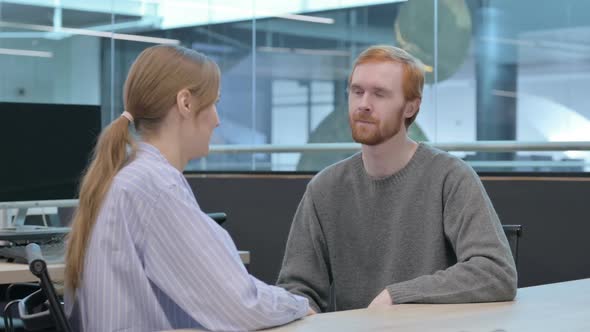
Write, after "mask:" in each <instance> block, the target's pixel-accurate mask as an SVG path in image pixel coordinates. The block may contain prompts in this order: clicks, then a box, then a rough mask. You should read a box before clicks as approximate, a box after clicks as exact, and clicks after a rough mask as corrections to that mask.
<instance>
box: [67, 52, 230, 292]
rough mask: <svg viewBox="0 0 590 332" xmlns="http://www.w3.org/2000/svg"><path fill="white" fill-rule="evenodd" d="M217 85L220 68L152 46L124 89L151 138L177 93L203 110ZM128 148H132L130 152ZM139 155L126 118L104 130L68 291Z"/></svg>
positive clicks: (83, 202)
mask: <svg viewBox="0 0 590 332" xmlns="http://www.w3.org/2000/svg"><path fill="white" fill-rule="evenodd" d="M219 81H220V72H219V67H218V66H217V65H216V64H215V62H213V61H212V60H211V59H209V58H208V57H206V56H205V55H203V54H201V53H199V52H197V51H194V50H191V49H187V48H184V47H180V46H168V45H166V46H164V45H158V46H152V47H150V48H147V49H145V50H144V51H143V52H141V54H140V55H139V56H138V58H137V59H136V60H135V62H134V63H133V65H132V66H131V69H130V70H129V73H128V75H127V80H126V81H125V88H124V105H125V110H126V111H127V112H129V113H131V115H132V116H133V118H134V124H135V128H136V130H137V132H138V133H139V134H140V135H142V136H144V135H150V134H151V133H153V132H155V131H157V130H158V128H159V125H160V123H161V122H162V120H163V119H164V117H165V116H166V114H167V113H168V111H169V110H170V109H171V108H172V107H173V106H174V105H175V104H176V96H177V94H178V92H179V91H181V90H183V89H188V90H189V91H190V92H191V93H192V95H193V96H195V97H196V102H197V103H198V107H197V108H198V111H200V110H203V109H206V108H207V107H209V106H211V105H212V104H213V103H215V101H216V100H217V98H218V94H219ZM198 111H197V113H198ZM127 146H131V153H129V154H128V153H127ZM135 151H136V146H135V142H134V140H133V136H132V135H131V134H130V132H129V120H128V119H127V118H125V117H119V118H117V119H115V120H114V121H113V122H112V123H111V124H110V125H109V126H108V127H106V128H104V129H103V131H102V132H101V134H100V136H99V138H98V142H97V144H96V146H95V148H94V155H93V158H92V161H91V162H90V164H89V166H88V168H87V170H86V172H85V175H84V176H83V178H82V182H81V185H80V195H79V196H80V197H79V205H78V208H77V209H76V212H75V214H74V218H73V221H72V230H71V232H70V234H69V238H68V246H67V250H66V257H65V261H66V267H65V283H66V287H69V288H71V289H74V290H75V289H77V288H78V287H79V285H80V282H81V278H82V272H83V269H84V258H85V256H86V249H87V247H88V243H89V241H90V238H91V234H92V229H93V227H94V224H95V223H96V219H97V217H98V213H99V211H100V208H101V206H102V203H103V201H104V198H105V196H106V194H107V192H108V190H109V188H110V186H111V182H112V180H113V178H114V177H115V175H116V174H117V172H118V171H119V170H120V169H121V168H122V167H123V166H124V165H125V163H126V162H128V161H129V160H131V159H133V157H134V155H135Z"/></svg>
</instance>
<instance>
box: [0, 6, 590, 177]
mask: <svg viewBox="0 0 590 332" xmlns="http://www.w3.org/2000/svg"><path fill="white" fill-rule="evenodd" d="M588 13H590V1H587V0H562V1H548V0H542V1H539V0H518V1H515V0H488V1H485V0H411V1H362V0H314V1H311V0H290V1H282V2H279V1H274V0H252V1H243V0H239V1H238V0H224V1H222V0H209V1H201V0H191V1H189V0H133V1H128V0H116V1H115V0H112V1H101V0H85V1H71V0H15V1H0V73H1V74H0V102H12V103H43V104H83V105H96V106H99V107H100V110H101V118H102V120H101V121H102V125H103V126H104V125H106V124H108V123H109V122H110V121H111V120H112V119H113V118H115V117H117V116H119V115H120V113H121V112H122V111H123V105H122V87H123V84H124V81H125V77H126V74H127V71H128V69H129V67H130V65H131V63H132V61H133V60H134V59H135V57H136V56H137V55H138V54H139V53H140V52H141V51H142V50H143V49H145V48H147V47H149V46H152V45H154V44H176V45H183V46H186V47H189V48H193V49H195V50H198V51H200V52H203V53H206V54H207V55H209V56H210V57H212V58H213V59H215V61H217V63H218V64H219V66H220V68H221V71H222V88H221V89H222V91H221V94H222V98H221V101H220V103H219V105H218V112H219V114H220V118H221V126H220V127H218V128H217V129H216V130H215V133H214V137H213V142H212V143H213V144H214V146H213V148H212V153H211V154H210V155H209V156H208V157H207V158H202V159H199V160H193V161H191V162H190V164H189V166H188V168H187V171H199V172H201V171H284V172H297V171H302V172H309V171H317V170H319V169H321V168H323V167H325V166H327V165H329V164H331V163H333V162H335V161H337V160H340V159H342V158H344V157H346V156H348V155H351V154H352V153H354V152H355V151H356V150H357V149H358V146H356V145H354V144H350V143H351V142H352V139H351V137H350V132H349V127H348V122H347V97H346V82H347V78H348V75H349V73H350V69H351V65H352V63H353V62H354V59H355V58H356V56H357V55H358V54H359V53H360V52H361V51H362V50H364V49H365V48H366V47H368V46H370V45H374V44H390V45H395V46H398V47H401V48H404V49H406V50H407V51H408V52H410V53H412V54H413V55H414V56H416V57H418V58H419V59H420V60H422V62H424V63H425V64H426V69H427V84H426V86H425V88H424V98H423V101H422V108H421V111H420V114H419V115H418V118H417V121H416V123H415V125H413V126H412V128H411V135H412V137H414V138H415V139H417V140H419V141H428V142H429V143H431V144H433V145H435V146H440V147H443V148H445V147H446V149H447V150H450V151H451V152H452V153H454V154H456V155H458V156H460V157H462V158H464V159H465V160H467V161H468V162H469V163H471V164H472V166H473V167H474V168H476V170H478V171H483V172H498V171H499V172H587V171H588V170H590V164H589V163H590V153H589V152H588V151H587V150H588V147H590V145H589V144H588V143H589V141H590V122H589V120H588V118H589V117H590V98H588V93H589V92H590V15H588ZM31 121H34V119H31ZM72 125H76V123H72ZM6 126H10V123H9V121H3V117H2V113H0V130H1V129H2V128H6ZM493 142H498V143H501V147H500V148H495V149H492V148H490V147H491V146H493ZM6 143H7V142H6ZM317 143H330V144H325V145H323V146H322V147H321V149H319V150H318V149H316V148H317V147H318V145H317ZM332 143H334V144H332ZM1 144H5V142H3V143H1ZM286 146H288V147H289V148H288V149H286V148H284V147H286ZM240 147H242V148H243V150H242V151H239V149H240ZM282 147H283V148H284V149H282ZM314 147H315V148H314ZM284 151H288V152H284ZM0 153H2V152H0ZM6 157H7V158H8V157H9V156H6ZM3 159H4V158H3Z"/></svg>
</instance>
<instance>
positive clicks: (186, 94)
mask: <svg viewBox="0 0 590 332" xmlns="http://www.w3.org/2000/svg"><path fill="white" fill-rule="evenodd" d="M192 102H193V100H192V94H191V92H190V91H189V90H188V89H182V90H180V91H178V93H177V94H176V106H177V107H178V111H179V112H180V115H182V116H183V117H186V116H188V115H190V114H191V109H192V108H191V106H192V105H191V103H192Z"/></svg>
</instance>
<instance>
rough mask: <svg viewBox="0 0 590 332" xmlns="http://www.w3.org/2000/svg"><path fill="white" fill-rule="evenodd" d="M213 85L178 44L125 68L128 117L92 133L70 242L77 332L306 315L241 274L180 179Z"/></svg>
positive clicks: (197, 59)
mask: <svg viewBox="0 0 590 332" xmlns="http://www.w3.org/2000/svg"><path fill="white" fill-rule="evenodd" d="M219 81H220V72H219V68H218V67H217V65H216V64H215V63H214V62H213V61H212V60H210V59H209V58H207V57H206V56H204V55H202V54H200V53H198V52H196V51H193V50H189V49H186V48H182V47H176V46H154V47H150V48H148V49H146V50H145V51H143V52H142V53H141V54H140V55H139V57H138V58H137V60H136V61H135V63H134V64H133V65H132V67H131V69H130V71H129V74H128V77H127V81H126V82H125V91H124V103H125V112H124V113H123V114H122V116H121V117H119V118H118V119H116V120H114V121H113V122H112V123H111V124H110V125H109V126H108V127H107V128H105V129H104V130H103V132H102V133H101V135H100V137H99V139H98V143H97V145H96V148H95V154H94V159H93V160H92V162H91V163H90V165H89V167H88V170H87V172H86V174H85V175H84V178H83V180H82V185H81V188H80V205H79V207H78V209H77V211H76V215H75V217H74V221H73V224H72V232H71V234H70V238H69V241H68V249H67V253H66V271H65V282H66V297H65V301H66V303H65V305H66V313H67V314H68V316H69V319H70V321H71V322H72V324H73V326H74V328H75V329H76V330H78V331H100V332H105V331H141V332H144V331H155V330H164V329H178V328H187V327H203V328H206V329H210V330H223V331H233V330H254V329H260V328H265V327H270V326H274V325H281V324H285V323H287V322H290V321H292V320H295V319H298V318H300V317H302V316H304V315H306V314H307V313H308V311H309V306H308V301H307V299H305V298H303V297H299V296H296V295H293V294H290V293H288V292H287V291H285V290H283V289H282V288H278V287H274V286H269V285H267V284H265V283H263V282H261V281H259V280H257V279H256V278H254V277H253V276H251V275H249V274H248V272H247V271H246V269H245V268H244V266H243V264H242V263H241V261H240V257H239V255H238V251H237V249H236V247H235V245H234V243H233V241H232V239H231V238H230V236H229V235H228V234H227V232H226V231H225V230H224V229H223V228H221V227H219V226H218V225H217V223H216V222H215V221H213V220H211V219H210V218H209V217H208V216H207V215H206V214H204V213H203V212H202V211H201V209H200V208H199V204H198V203H197V201H196V200H195V196H194V194H193V192H192V191H191V188H190V187H189V185H188V183H187V181H186V179H185V178H184V176H183V174H182V171H183V169H184V167H185V166H186V164H187V163H188V161H189V160H191V159H193V158H197V157H202V156H205V155H206V154H207V153H208V150H209V140H210V138H211V133H212V131H213V129H214V128H215V127H217V126H218V125H219V118H218V117H217V110H216V108H215V103H216V101H217V100H218V98H219ZM130 124H132V125H134V127H135V129H136V131H137V133H138V134H139V135H140V137H141V140H140V142H138V143H135V142H134V140H133V137H132V135H131V134H130V133H129V125H130ZM129 147H130V149H129Z"/></svg>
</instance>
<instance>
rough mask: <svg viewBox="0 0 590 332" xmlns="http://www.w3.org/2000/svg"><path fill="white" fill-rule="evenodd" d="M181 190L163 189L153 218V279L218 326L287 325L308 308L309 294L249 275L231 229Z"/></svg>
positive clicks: (149, 262) (149, 255)
mask: <svg viewBox="0 0 590 332" xmlns="http://www.w3.org/2000/svg"><path fill="white" fill-rule="evenodd" d="M179 191H180V188H178V187H173V188H168V189H163V190H162V191H161V193H160V198H159V200H158V204H157V206H155V207H154V210H153V213H151V214H150V216H149V217H148V220H147V225H146V230H147V231H146V243H145V244H146V251H145V270H146V273H147V276H148V278H149V279H150V280H151V282H153V283H154V284H155V285H156V286H157V287H159V288H160V289H161V290H163V291H164V293H166V295H167V296H168V297H170V298H171V299H172V300H173V301H174V302H175V303H177V304H178V305H179V306H180V307H181V308H182V309H183V310H184V311H185V312H186V313H187V314H189V315H190V316H191V317H193V319H195V320H196V321H198V322H199V323H200V324H202V325H203V326H204V327H205V328H207V329H210V330H214V331H239V330H255V329H261V328H266V327H271V326H276V325H282V324H285V323H288V322H290V321H292V320H295V319H298V318H300V317H302V316H304V315H305V314H306V313H307V310H308V301H307V299H305V298H303V297H300V296H297V295H293V294H290V293H289V292H287V291H285V290H284V289H282V288H279V287H275V286H270V285H267V284H265V283H263V282H261V281H259V280H257V279H256V278H254V277H253V276H251V275H249V274H248V272H247V271H246V269H245V267H244V266H243V264H242V262H241V260H240V257H239V254H238V251H237V249H236V247H235V244H234V243H233V241H232V240H231V238H230V236H229V235H228V234H227V232H226V231H225V230H224V229H223V228H221V227H220V226H219V225H217V223H215V222H214V221H213V220H211V219H210V218H209V217H208V216H207V215H206V214H205V213H203V212H202V211H201V210H200V209H199V207H198V205H197V204H196V203H195V202H194V201H190V200H187V199H186V197H184V196H183V195H182V194H181V193H180V192H179Z"/></svg>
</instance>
